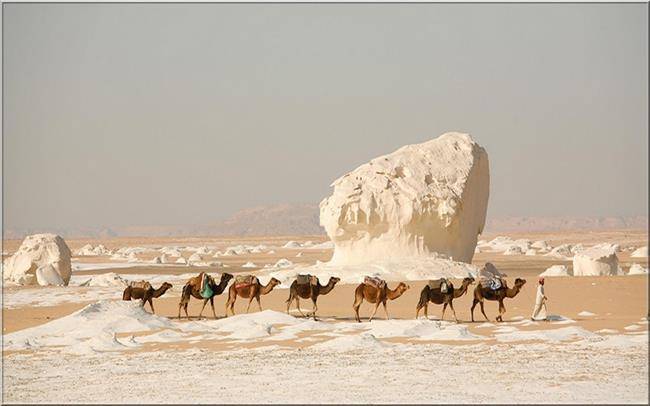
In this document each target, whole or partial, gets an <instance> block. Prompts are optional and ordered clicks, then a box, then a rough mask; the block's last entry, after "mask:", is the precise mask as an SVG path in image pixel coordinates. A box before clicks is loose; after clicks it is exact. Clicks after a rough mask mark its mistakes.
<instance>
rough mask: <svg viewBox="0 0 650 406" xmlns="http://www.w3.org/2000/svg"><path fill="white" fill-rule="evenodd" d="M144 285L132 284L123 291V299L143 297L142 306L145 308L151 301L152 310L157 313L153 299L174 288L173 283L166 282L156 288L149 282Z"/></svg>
mask: <svg viewBox="0 0 650 406" xmlns="http://www.w3.org/2000/svg"><path fill="white" fill-rule="evenodd" d="M144 286H146V288H145V287H137V286H132V285H129V286H127V287H126V289H124V293H122V300H131V299H142V307H143V308H144V305H145V303H147V302H149V307H151V312H152V313H153V314H156V311H155V310H154V309H153V301H152V299H153V298H159V297H160V296H162V295H164V294H165V292H167V291H168V290H169V289H171V288H172V284H171V283H167V282H164V283H163V284H162V285H160V287H159V288H158V289H154V288H153V287H152V286H151V285H150V284H149V283H148V282H147V283H146V285H144Z"/></svg>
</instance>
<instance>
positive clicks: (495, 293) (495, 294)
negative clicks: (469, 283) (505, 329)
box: [472, 278, 526, 322]
mask: <svg viewBox="0 0 650 406" xmlns="http://www.w3.org/2000/svg"><path fill="white" fill-rule="evenodd" d="M525 284H526V280H525V279H521V278H517V279H515V286H514V287H513V288H508V287H507V286H506V284H505V281H504V284H503V285H502V286H501V288H499V289H497V290H492V289H490V288H484V287H483V286H481V284H480V283H479V284H478V285H476V288H475V289H474V301H473V302H472V321H474V308H475V307H476V304H477V303H480V304H481V313H483V316H484V317H485V320H487V321H490V319H488V316H486V315H485V309H484V308H483V301H484V300H493V301H497V302H499V315H498V316H497V318H496V320H497V321H499V322H501V321H503V314H504V313H505V312H506V308H505V306H504V305H503V299H505V298H510V299H512V298H513V297H515V296H517V294H518V293H519V291H521V288H522V287H523V286H524V285H525Z"/></svg>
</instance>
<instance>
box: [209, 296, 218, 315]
mask: <svg viewBox="0 0 650 406" xmlns="http://www.w3.org/2000/svg"><path fill="white" fill-rule="evenodd" d="M210 307H212V316H214V319H215V320H216V319H217V312H215V311H214V296H212V297H211V298H210Z"/></svg>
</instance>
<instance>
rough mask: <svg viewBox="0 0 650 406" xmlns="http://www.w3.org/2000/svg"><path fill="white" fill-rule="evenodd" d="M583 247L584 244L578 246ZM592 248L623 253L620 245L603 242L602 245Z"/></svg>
mask: <svg viewBox="0 0 650 406" xmlns="http://www.w3.org/2000/svg"><path fill="white" fill-rule="evenodd" d="M578 245H582V244H578ZM591 248H597V249H603V250H613V251H614V252H621V246H620V244H615V243H611V242H603V243H600V244H596V245H594V246H593V247H591Z"/></svg>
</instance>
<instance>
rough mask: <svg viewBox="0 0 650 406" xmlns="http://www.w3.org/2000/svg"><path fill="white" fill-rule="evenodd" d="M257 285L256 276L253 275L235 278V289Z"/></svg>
mask: <svg viewBox="0 0 650 406" xmlns="http://www.w3.org/2000/svg"><path fill="white" fill-rule="evenodd" d="M256 283H258V279H257V276H255V275H237V276H236V277H235V288H242V287H246V286H250V285H255V284H256Z"/></svg>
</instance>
